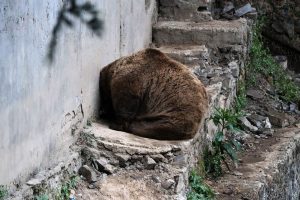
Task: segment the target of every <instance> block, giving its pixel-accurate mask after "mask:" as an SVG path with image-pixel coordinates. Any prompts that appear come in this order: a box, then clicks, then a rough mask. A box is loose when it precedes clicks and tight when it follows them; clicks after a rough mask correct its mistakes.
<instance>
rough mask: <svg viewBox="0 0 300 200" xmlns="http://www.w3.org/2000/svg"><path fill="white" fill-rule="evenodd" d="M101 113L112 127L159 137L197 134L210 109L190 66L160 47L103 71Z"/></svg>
mask: <svg viewBox="0 0 300 200" xmlns="http://www.w3.org/2000/svg"><path fill="white" fill-rule="evenodd" d="M100 101H101V102H100V114H101V117H102V118H104V119H109V120H111V121H112V122H113V124H111V125H110V128H112V129H115V130H119V131H125V132H129V133H132V134H135V135H138V136H142V137H146V138H153V139H160V140H182V139H190V138H192V137H193V136H194V135H195V134H196V133H197V131H198V129H199V125H200V123H201V121H202V119H203V117H204V114H205V112H206V111H207V107H208V98H207V94H206V90H205V87H204V86H203V84H202V83H201V81H200V80H199V79H197V77H196V76H195V75H193V74H192V73H191V72H190V71H189V69H188V68H187V67H186V66H185V65H183V64H181V63H179V62H177V61H175V60H172V59H171V58H169V57H167V56H166V55H165V54H163V53H162V52H160V51H158V50H156V49H146V50H142V51H139V52H137V53H136V54H133V55H131V56H128V57H123V58H120V59H118V60H116V61H115V62H113V63H111V64H109V65H107V66H106V67H104V68H103V69H102V70H101V73H100Z"/></svg>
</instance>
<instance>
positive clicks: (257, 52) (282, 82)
mask: <svg viewBox="0 0 300 200" xmlns="http://www.w3.org/2000/svg"><path fill="white" fill-rule="evenodd" d="M264 24H265V19H260V20H259V21H258V22H257V23H256V25H255V27H254V28H253V34H252V46H251V49H250V63H249V64H248V66H247V68H246V74H247V76H246V78H247V81H248V82H250V83H251V84H255V82H256V76H257V74H262V75H263V76H264V77H265V78H267V79H268V80H271V82H272V83H271V84H273V85H274V86H275V88H276V90H277V92H278V94H279V95H280V96H281V97H282V99H284V100H285V101H299V100H300V89H299V88H298V87H297V85H296V84H295V83H294V82H293V81H292V80H290V79H289V77H288V76H287V74H286V72H285V71H284V69H283V68H282V67H281V66H280V65H279V64H278V63H277V62H276V61H275V60H274V58H273V56H272V55H271V53H270V51H269V49H267V48H265V46H264V43H263V38H262V28H263V26H264Z"/></svg>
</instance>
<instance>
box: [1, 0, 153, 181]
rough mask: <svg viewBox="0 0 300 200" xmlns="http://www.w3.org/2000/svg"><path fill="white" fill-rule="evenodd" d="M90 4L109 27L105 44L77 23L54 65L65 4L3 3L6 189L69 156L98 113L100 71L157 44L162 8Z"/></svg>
mask: <svg viewBox="0 0 300 200" xmlns="http://www.w3.org/2000/svg"><path fill="white" fill-rule="evenodd" d="M78 2H85V1H78ZM91 2H92V3H95V5H96V6H97V8H98V9H99V11H100V17H101V18H102V19H103V21H104V33H103V35H102V37H101V38H98V37H96V36H95V35H94V34H92V33H91V32H90V31H89V30H88V29H87V28H86V27H85V25H83V24H80V23H79V22H78V21H77V22H78V23H76V26H75V27H74V28H73V29H69V28H68V27H63V29H62V31H61V34H60V36H59V38H58V46H57V51H56V54H55V58H56V59H55V61H54V63H53V64H52V65H49V63H47V62H46V54H47V46H48V43H49V40H50V37H51V31H52V28H53V26H54V24H55V22H56V18H57V15H58V11H59V9H60V8H61V7H62V3H63V1H60V0H32V1H25V0H22V1H17V0H2V1H0V44H1V45H0V80H1V85H0V94H1V95H0V127H1V128H0V133H1V139H0V160H1V161H0V162H1V164H0V184H10V183H11V182H12V181H13V180H24V179H26V178H27V177H28V176H29V175H30V174H32V173H35V172H36V171H38V170H40V169H41V168H45V167H48V166H51V165H55V164H57V163H59V162H60V161H61V160H62V159H63V157H66V156H68V147H69V145H70V144H71V143H72V140H73V137H72V133H74V131H75V130H77V129H78V128H80V127H81V126H82V123H83V122H85V121H86V120H87V118H89V117H91V116H93V115H94V114H95V113H96V111H97V101H98V81H99V80H98V79H99V71H100V69H101V67H103V66H105V65H106V64H108V63H110V62H112V61H113V60H116V59H117V58H119V57H120V56H123V55H128V54H130V53H132V52H135V51H137V50H140V49H143V48H145V47H146V46H148V44H149V43H150V42H151V37H152V34H151V28H152V21H153V16H154V13H155V12H156V5H155V4H156V3H155V0H139V1H136V0H109V1H108V0H93V1H91Z"/></svg>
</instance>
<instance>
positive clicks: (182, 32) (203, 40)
mask: <svg viewBox="0 0 300 200" xmlns="http://www.w3.org/2000/svg"><path fill="white" fill-rule="evenodd" d="M153 42H154V43H156V45H158V46H163V45H183V44H185V45H188V44H190V45H206V46H207V47H210V48H216V47H226V46H230V45H243V44H246V42H247V21H246V20H245V19H238V20H232V21H216V20H213V21H208V22H201V23H194V22H181V21H160V22H158V23H157V24H156V25H154V27H153Z"/></svg>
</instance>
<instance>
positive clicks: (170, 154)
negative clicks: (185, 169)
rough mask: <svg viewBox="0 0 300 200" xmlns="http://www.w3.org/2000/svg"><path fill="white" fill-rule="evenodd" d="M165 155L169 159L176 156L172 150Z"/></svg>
mask: <svg viewBox="0 0 300 200" xmlns="http://www.w3.org/2000/svg"><path fill="white" fill-rule="evenodd" d="M164 157H165V158H167V159H168V160H169V159H172V158H173V157H174V155H173V153H172V152H168V153H166V154H164Z"/></svg>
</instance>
